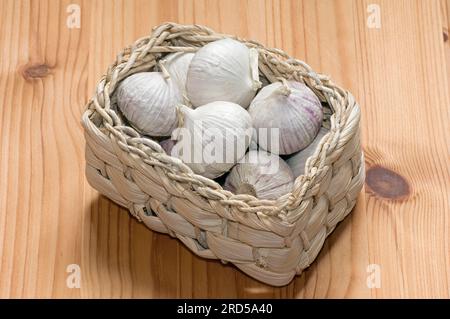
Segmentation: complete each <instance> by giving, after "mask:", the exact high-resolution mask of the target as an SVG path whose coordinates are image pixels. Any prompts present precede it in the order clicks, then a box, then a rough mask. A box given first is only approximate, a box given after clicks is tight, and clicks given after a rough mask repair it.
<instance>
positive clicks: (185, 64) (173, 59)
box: [160, 52, 194, 95]
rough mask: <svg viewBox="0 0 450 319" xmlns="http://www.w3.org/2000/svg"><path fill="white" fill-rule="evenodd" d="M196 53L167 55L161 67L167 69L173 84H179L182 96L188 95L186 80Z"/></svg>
mask: <svg viewBox="0 0 450 319" xmlns="http://www.w3.org/2000/svg"><path fill="white" fill-rule="evenodd" d="M193 57H194V53H192V52H176V53H172V54H169V55H167V56H166V57H165V58H164V59H163V60H162V61H160V63H161V65H162V66H163V67H164V68H166V70H167V72H168V73H169V75H170V77H171V79H172V80H173V82H175V83H177V85H178V89H179V90H180V92H181V94H185V95H186V78H187V73H188V69H189V64H190V63H191V60H192V58H193Z"/></svg>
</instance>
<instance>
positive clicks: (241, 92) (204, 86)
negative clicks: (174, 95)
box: [186, 39, 261, 108]
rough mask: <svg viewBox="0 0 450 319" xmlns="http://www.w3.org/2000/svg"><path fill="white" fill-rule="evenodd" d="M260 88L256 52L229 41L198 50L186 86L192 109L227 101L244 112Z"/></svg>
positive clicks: (236, 42)
mask: <svg viewBox="0 0 450 319" xmlns="http://www.w3.org/2000/svg"><path fill="white" fill-rule="evenodd" d="M260 87H261V82H259V77H258V52H257V51H256V50H255V49H248V48H247V47H246V46H245V45H244V44H242V43H241V42H239V41H236V40H233V39H222V40H218V41H214V42H211V43H208V44H207V45H205V46H204V47H202V48H201V49H200V50H198V51H197V53H196V54H195V56H194V58H193V59H192V61H191V64H190V66H189V71H188V75H187V82H186V89H187V96H188V98H189V100H190V101H191V103H192V104H193V105H194V106H200V105H205V104H207V103H211V102H214V101H228V102H233V103H236V104H239V105H240V106H242V107H244V108H247V107H248V105H249V104H250V102H251V100H252V99H253V97H254V96H255V94H256V91H257V90H258V88H260Z"/></svg>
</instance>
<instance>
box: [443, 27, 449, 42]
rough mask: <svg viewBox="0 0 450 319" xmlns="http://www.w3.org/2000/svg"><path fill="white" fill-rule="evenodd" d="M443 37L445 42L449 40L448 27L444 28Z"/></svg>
mask: <svg viewBox="0 0 450 319" xmlns="http://www.w3.org/2000/svg"><path fill="white" fill-rule="evenodd" d="M442 37H443V39H444V42H447V41H448V30H447V29H444V30H443V31H442Z"/></svg>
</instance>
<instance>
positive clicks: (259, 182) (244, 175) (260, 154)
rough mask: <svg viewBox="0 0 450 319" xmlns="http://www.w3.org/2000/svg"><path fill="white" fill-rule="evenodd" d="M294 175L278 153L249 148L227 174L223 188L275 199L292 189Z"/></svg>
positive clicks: (237, 192) (238, 192)
mask: <svg viewBox="0 0 450 319" xmlns="http://www.w3.org/2000/svg"><path fill="white" fill-rule="evenodd" d="M293 181H294V175H293V174H292V171H291V169H290V168H289V166H288V165H287V164H286V162H285V161H283V160H282V159H281V158H280V157H279V156H278V155H274V154H271V153H267V152H265V151H256V150H250V151H249V152H248V153H247V154H246V155H245V157H244V159H243V160H242V161H240V162H239V163H238V164H236V166H234V167H233V168H232V169H231V172H230V174H229V175H228V176H227V179H226V181H225V185H224V188H225V189H227V190H229V191H231V192H234V193H236V194H249V195H253V196H255V197H257V198H260V199H277V198H279V197H280V196H282V195H285V194H287V193H289V192H290V191H291V190H292V186H293Z"/></svg>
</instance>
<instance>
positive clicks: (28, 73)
mask: <svg viewBox="0 0 450 319" xmlns="http://www.w3.org/2000/svg"><path fill="white" fill-rule="evenodd" d="M49 74H50V67H49V66H48V65H47V64H44V63H39V64H27V65H25V66H24V67H23V68H22V76H23V77H24V78H25V80H27V81H31V80H34V79H42V78H45V77H46V76H47V75H49Z"/></svg>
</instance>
